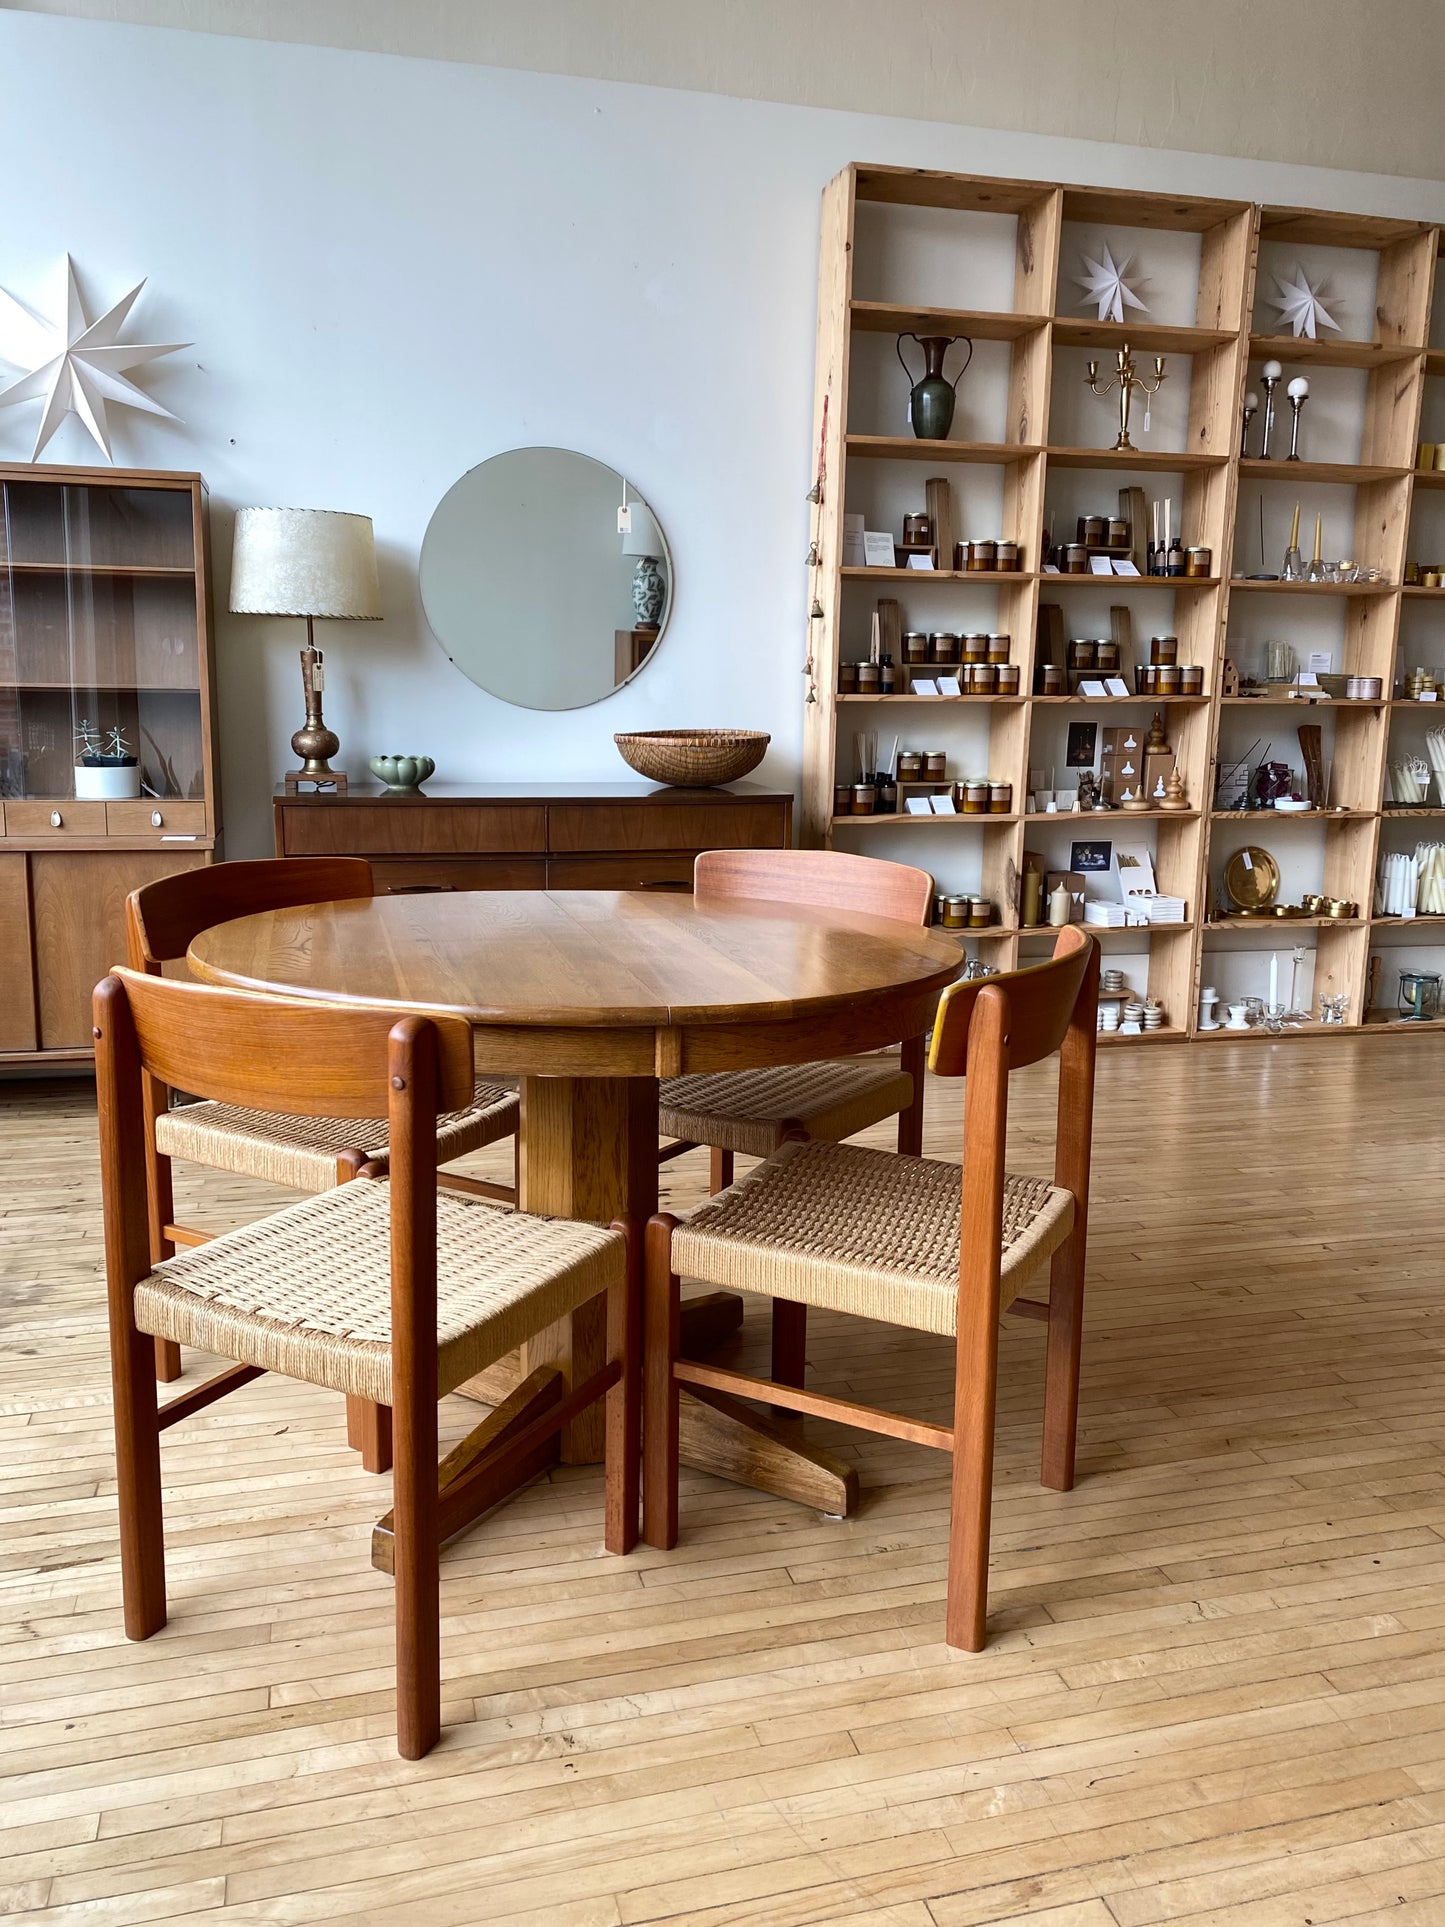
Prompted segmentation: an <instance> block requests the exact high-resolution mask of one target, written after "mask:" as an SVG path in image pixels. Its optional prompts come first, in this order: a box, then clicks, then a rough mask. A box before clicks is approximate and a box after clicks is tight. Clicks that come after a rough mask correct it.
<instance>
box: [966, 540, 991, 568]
mask: <svg viewBox="0 0 1445 1927" xmlns="http://www.w3.org/2000/svg"><path fill="white" fill-rule="evenodd" d="M997 561H998V544H997V543H996V542H989V541H983V542H970V543H969V545H968V568H969V573H970V574H972V575H980V574H987V573H989V572H991V571H992V569H993V568H994V566H995V564H996V563H997Z"/></svg>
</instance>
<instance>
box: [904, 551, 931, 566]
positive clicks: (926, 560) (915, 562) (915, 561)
mask: <svg viewBox="0 0 1445 1927" xmlns="http://www.w3.org/2000/svg"><path fill="white" fill-rule="evenodd" d="M908 566H909V568H910V569H931V568H932V567H933V557H932V555H931V554H930V555H910V556H909V558H908Z"/></svg>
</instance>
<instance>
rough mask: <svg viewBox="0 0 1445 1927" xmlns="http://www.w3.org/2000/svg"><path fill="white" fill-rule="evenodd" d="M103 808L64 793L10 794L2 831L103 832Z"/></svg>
mask: <svg viewBox="0 0 1445 1927" xmlns="http://www.w3.org/2000/svg"><path fill="white" fill-rule="evenodd" d="M105 808H106V806H105V804H104V803H91V802H84V803H77V802H74V801H73V800H71V799H70V798H67V797H60V798H59V799H58V800H57V801H55V802H53V803H47V802H45V801H44V800H43V799H41V800H39V801H37V800H36V799H35V798H34V797H27V798H26V799H25V800H24V801H23V802H16V801H15V800H14V799H13V798H12V799H11V801H10V802H8V803H7V804H6V805H5V833H6V835H7V836H104V835H105ZM56 816H58V817H59V818H60V821H59V822H58V823H53V822H52V821H51V818H52V817H56ZM102 974H104V973H102Z"/></svg>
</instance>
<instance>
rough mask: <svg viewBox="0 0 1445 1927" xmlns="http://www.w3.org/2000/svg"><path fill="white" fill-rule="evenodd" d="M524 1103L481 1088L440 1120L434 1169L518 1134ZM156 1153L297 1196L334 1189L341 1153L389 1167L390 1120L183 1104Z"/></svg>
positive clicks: (163, 1120)
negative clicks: (286, 1188) (463, 1105)
mask: <svg viewBox="0 0 1445 1927" xmlns="http://www.w3.org/2000/svg"><path fill="white" fill-rule="evenodd" d="M520 1115H521V1104H520V1102H519V1100H518V1098H517V1094H516V1092H515V1091H509V1090H507V1089H505V1088H504V1087H503V1086H502V1085H500V1084H495V1083H487V1084H481V1083H479V1084H478V1085H477V1088H476V1091H475V1093H474V1095H473V1097H472V1102H471V1104H470V1105H469V1106H468V1108H467V1109H466V1110H464V1111H451V1112H449V1113H448V1114H447V1115H446V1116H444V1117H440V1118H438V1119H437V1163H438V1164H447V1163H449V1162H450V1161H451V1159H453V1158H460V1157H465V1156H466V1154H467V1152H468V1151H479V1150H480V1149H481V1148H482V1146H483V1145H484V1144H495V1143H496V1142H497V1140H498V1139H499V1138H504V1137H510V1136H511V1135H512V1133H513V1132H514V1131H515V1130H516V1129H517V1123H518V1119H519V1117H520ZM156 1149H157V1150H158V1151H159V1152H160V1153H161V1155H162V1156H163V1157H169V1158H189V1159H190V1160H191V1161H192V1162H193V1163H196V1164H207V1165H209V1166H210V1167H211V1168H212V1169H213V1170H216V1171H234V1172H236V1173H237V1175H238V1176H240V1177H246V1178H261V1179H263V1180H264V1181H265V1182H266V1183H268V1184H284V1185H289V1186H291V1187H292V1189H293V1190H296V1191H329V1190H330V1189H331V1187H332V1185H334V1184H335V1183H336V1182H337V1175H336V1159H337V1156H338V1154H339V1153H340V1152H342V1151H352V1150H356V1151H361V1152H363V1153H364V1154H365V1155H366V1156H367V1157H369V1158H374V1159H376V1160H377V1161H378V1162H380V1163H383V1164H384V1163H385V1162H386V1158H387V1142H386V1120H385V1118H355V1117H338V1118H332V1117H281V1116H279V1115H277V1114H276V1113H274V1112H271V1111H246V1110H242V1109H241V1108H240V1107H239V1106H238V1105H234V1104H214V1103H210V1102H207V1103H203V1104H183V1105H181V1106H180V1107H179V1108H178V1109H176V1110H173V1111H163V1112H162V1113H161V1115H160V1116H159V1117H158V1118H157V1119H156Z"/></svg>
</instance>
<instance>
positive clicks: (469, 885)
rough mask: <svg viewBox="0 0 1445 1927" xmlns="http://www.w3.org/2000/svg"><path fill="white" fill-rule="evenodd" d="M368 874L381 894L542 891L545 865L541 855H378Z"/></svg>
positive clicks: (545, 873)
mask: <svg viewBox="0 0 1445 1927" xmlns="http://www.w3.org/2000/svg"><path fill="white" fill-rule="evenodd" d="M371 874H372V876H373V877H374V878H375V880H376V887H377V890H378V892H379V893H380V894H381V895H382V896H390V897H396V896H411V895H416V894H418V893H419V892H421V891H425V890H545V889H546V887H547V865H546V863H545V862H544V861H543V860H542V858H541V857H526V856H523V857H508V856H502V857H436V856H417V857H405V858H401V857H382V858H377V859H374V860H373V862H372V865H371Z"/></svg>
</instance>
